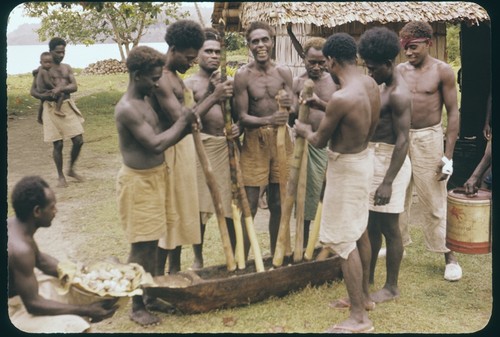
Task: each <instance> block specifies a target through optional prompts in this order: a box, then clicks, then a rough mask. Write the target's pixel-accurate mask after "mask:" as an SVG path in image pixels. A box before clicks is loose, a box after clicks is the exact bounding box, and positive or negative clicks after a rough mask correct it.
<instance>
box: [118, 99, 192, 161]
mask: <svg viewBox="0 0 500 337" xmlns="http://www.w3.org/2000/svg"><path fill="white" fill-rule="evenodd" d="M145 105H146V104H144V106H140V107H139V106H131V105H129V106H128V107H126V108H124V110H122V111H119V112H118V113H117V114H116V121H117V122H118V123H119V124H120V125H122V126H124V127H125V128H127V129H128V130H129V132H130V133H131V134H132V136H133V137H134V139H135V140H137V142H139V143H140V144H141V145H142V146H143V147H144V148H145V149H147V150H149V151H151V152H153V153H155V154H161V153H163V151H165V150H166V149H167V148H169V147H170V146H172V145H175V144H176V143H177V142H178V141H179V139H180V138H181V136H182V135H183V134H184V130H185V129H186V127H187V126H188V125H190V124H191V123H192V122H193V121H194V120H195V115H194V112H193V111H192V110H190V109H186V112H187V113H186V114H184V115H182V116H180V117H179V119H178V120H177V121H176V122H175V123H174V124H173V125H172V126H171V127H170V128H168V129H167V130H165V131H163V132H161V133H157V132H156V131H155V130H154V129H153V127H152V126H151V125H150V124H149V123H147V122H146V121H145V120H144V118H142V116H140V115H139V114H137V113H136V110H137V109H141V108H144V109H147V108H148V107H146V106H145Z"/></svg>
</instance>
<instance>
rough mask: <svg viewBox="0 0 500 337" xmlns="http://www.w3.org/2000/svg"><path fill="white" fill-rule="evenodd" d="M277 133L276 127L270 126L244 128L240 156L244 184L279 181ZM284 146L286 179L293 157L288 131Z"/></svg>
mask: <svg viewBox="0 0 500 337" xmlns="http://www.w3.org/2000/svg"><path fill="white" fill-rule="evenodd" d="M287 127H288V126H287ZM277 134H278V128H275V127H272V126H263V127H260V128H256V129H245V137H244V138H243V146H242V149H241V156H240V162H241V173H242V175H243V181H244V184H245V186H266V185H267V184H269V183H275V184H278V183H279V182H280V180H279V176H280V172H279V162H278V153H277V151H278V149H277ZM285 147H286V156H287V159H288V165H287V173H286V174H287V179H288V175H289V172H290V169H289V167H290V165H291V163H292V159H293V144H292V140H291V138H290V133H289V132H287V133H286V139H285Z"/></svg>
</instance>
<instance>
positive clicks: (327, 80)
mask: <svg viewBox="0 0 500 337" xmlns="http://www.w3.org/2000/svg"><path fill="white" fill-rule="evenodd" d="M324 44H325V39H323V38H321V37H312V38H310V39H308V40H307V41H306V42H305V44H304V48H303V52H304V66H305V68H306V71H305V72H304V73H303V74H301V75H299V76H297V77H295V78H294V79H293V92H294V94H295V96H296V97H297V98H298V99H300V95H301V92H302V90H303V89H304V82H305V81H306V80H308V79H311V80H312V81H313V82H314V90H313V97H312V98H311V99H310V100H309V101H308V102H307V103H308V104H309V105H310V108H309V118H308V121H307V122H308V124H311V126H312V130H313V131H316V130H317V129H318V126H319V124H320V122H321V120H322V119H323V117H324V116H325V109H326V105H327V103H328V100H329V99H330V97H331V96H332V94H333V93H334V92H335V90H337V85H336V84H335V82H333V80H332V76H330V74H329V73H328V72H326V71H325V67H326V58H325V56H324V55H323V51H322V49H323V45H324ZM306 151H308V155H307V158H308V160H307V183H306V202H305V207H304V247H305V246H306V245H307V241H308V239H309V227H310V224H311V220H314V218H315V216H316V209H317V208H318V203H319V201H320V197H321V191H322V189H323V183H324V181H325V172H326V164H327V162H328V154H327V148H326V147H324V148H321V149H317V148H315V147H314V146H312V145H310V144H309V145H308V146H307V150H306Z"/></svg>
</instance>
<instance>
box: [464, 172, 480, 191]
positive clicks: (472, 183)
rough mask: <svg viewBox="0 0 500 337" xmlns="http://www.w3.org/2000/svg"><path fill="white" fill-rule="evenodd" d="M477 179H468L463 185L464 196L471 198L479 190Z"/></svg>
mask: <svg viewBox="0 0 500 337" xmlns="http://www.w3.org/2000/svg"><path fill="white" fill-rule="evenodd" d="M478 186H479V179H478V178H477V177H474V176H472V177H470V178H469V179H467V181H466V182H465V184H464V187H465V194H466V195H468V196H472V195H474V194H476V193H477V191H478V189H479V187H478Z"/></svg>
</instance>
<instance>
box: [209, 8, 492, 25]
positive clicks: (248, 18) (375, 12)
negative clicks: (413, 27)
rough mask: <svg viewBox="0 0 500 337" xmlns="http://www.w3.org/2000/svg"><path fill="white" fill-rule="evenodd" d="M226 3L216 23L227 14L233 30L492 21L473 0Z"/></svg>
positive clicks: (215, 17)
mask: <svg viewBox="0 0 500 337" xmlns="http://www.w3.org/2000/svg"><path fill="white" fill-rule="evenodd" d="M224 4H225V3H223V2H220V3H217V2H216V3H215V4H214V12H213V14H212V22H213V23H217V22H218V21H219V19H220V18H221V17H222V16H223V15H224V14H226V18H227V20H226V21H227V23H228V28H229V29H231V30H239V29H245V28H246V27H247V26H248V25H249V24H250V22H252V21H265V22H267V23H269V24H270V25H272V26H278V25H283V24H286V23H289V22H291V23H293V24H299V23H305V24H313V25H315V26H325V27H336V26H340V25H343V24H346V23H349V22H355V21H357V22H360V23H362V24H367V23H371V22H379V23H382V24H386V23H390V22H409V21H427V22H450V23H461V22H464V23H466V24H468V25H479V23H480V22H485V21H489V20H490V18H489V16H488V13H487V12H486V10H485V9H484V8H482V7H481V6H479V5H478V4H475V3H472V2H392V1H387V2H361V1H352V2H229V4H228V6H229V8H228V11H226V12H224ZM223 13H224V14H223Z"/></svg>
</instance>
